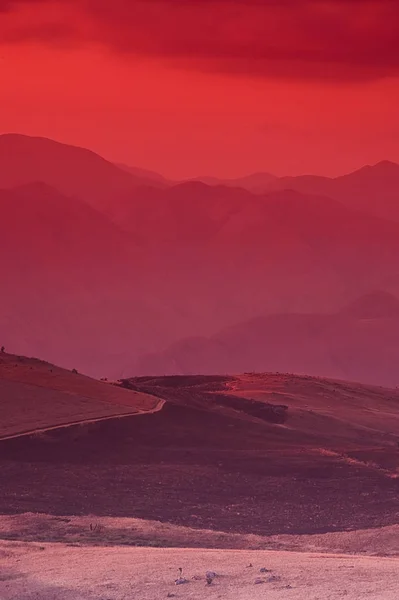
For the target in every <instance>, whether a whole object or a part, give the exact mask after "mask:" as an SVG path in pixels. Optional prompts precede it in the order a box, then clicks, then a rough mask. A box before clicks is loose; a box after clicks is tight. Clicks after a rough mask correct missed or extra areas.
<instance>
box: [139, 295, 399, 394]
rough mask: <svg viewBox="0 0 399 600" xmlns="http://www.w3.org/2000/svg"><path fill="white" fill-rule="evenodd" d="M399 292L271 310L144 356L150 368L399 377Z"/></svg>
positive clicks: (396, 380) (142, 366)
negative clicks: (305, 309)
mask: <svg viewBox="0 0 399 600" xmlns="http://www.w3.org/2000/svg"><path fill="white" fill-rule="evenodd" d="M398 363H399V299H398V298H396V297H395V296H393V295H392V294H387V293H384V292H374V293H370V294H366V295H364V296H363V297H361V298H358V299H357V300H356V301H355V302H353V303H351V304H350V305H348V306H346V307H344V308H343V309H341V310H340V311H338V312H337V313H332V314H324V315H323V314H279V315H267V316H266V315H265V316H261V317H258V318H255V319H252V320H250V321H247V322H244V323H241V324H238V325H235V326H233V327H229V328H226V329H224V330H222V331H220V332H219V333H217V334H216V335H213V336H211V337H210V338H204V337H196V338H194V337H193V338H187V339H185V340H181V341H180V342H177V343H175V344H173V345H172V346H170V347H169V348H168V349H167V350H166V351H164V352H162V353H158V354H152V355H151V354H150V355H146V356H143V357H141V359H140V362H139V371H140V372H142V373H146V374H148V375H157V374H159V375H160V374H163V375H197V374H199V373H203V374H205V375H207V374H216V375H218V374H220V375H223V374H226V373H239V372H241V371H246V372H248V371H249V372H262V371H265V370H266V371H270V372H280V373H296V374H299V375H305V374H308V375H321V376H326V377H332V378H337V379H345V378H346V377H350V378H352V379H353V380H354V381H362V382H364V383H368V384H373V385H384V386H387V387H397V386H398V385H399V373H398V369H397V365H398Z"/></svg>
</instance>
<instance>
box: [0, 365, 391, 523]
mask: <svg viewBox="0 0 399 600" xmlns="http://www.w3.org/2000/svg"><path fill="white" fill-rule="evenodd" d="M124 386H125V387H130V388H133V389H135V390H140V391H144V392H151V394H153V395H157V396H159V397H161V398H164V399H166V403H165V405H164V407H163V409H162V410H161V411H159V412H157V413H154V414H151V415H140V416H137V417H132V418H124V419H120V420H118V419H115V420H109V421H103V422H99V423H97V424H89V425H86V426H80V427H76V428H73V427H71V428H69V429H67V430H60V431H58V432H56V431H52V432H49V433H47V434H45V435H42V436H40V437H37V436H36V437H34V436H33V437H32V436H31V437H28V436H26V437H23V438H19V439H16V440H9V441H4V442H0V456H1V464H0V490H1V491H0V513H7V514H12V513H21V512H28V511H32V512H44V513H50V514H54V515H66V514H70V515H72V514H75V515H86V514H91V515H99V516H100V515H101V516H106V515H107V516H130V517H139V518H144V519H154V520H159V521H162V522H169V523H177V524H180V525H186V526H191V527H195V528H208V529H215V530H219V531H228V532H240V533H257V534H263V535H266V534H277V533H316V532H326V531H340V530H348V529H363V528H373V527H380V526H384V525H391V524H394V523H396V522H397V521H398V509H399V505H398V491H399V490H398V487H399V486H398V483H399V479H397V477H396V476H397V468H398V456H399V453H398V448H397V441H396V435H395V433H397V432H398V431H399V427H398V421H399V394H398V393H397V392H396V391H391V390H384V389H382V388H369V387H365V386H360V385H355V384H346V383H340V382H335V381H328V380H322V379H315V378H305V377H302V378H301V377H294V376H288V375H286V376H283V375H279V376H278V375H259V376H256V375H246V376H242V377H236V378H229V377H208V378H206V377H184V378H182V377H180V378H179V377H170V378H158V379H151V378H139V379H132V380H126V381H125V382H124Z"/></svg>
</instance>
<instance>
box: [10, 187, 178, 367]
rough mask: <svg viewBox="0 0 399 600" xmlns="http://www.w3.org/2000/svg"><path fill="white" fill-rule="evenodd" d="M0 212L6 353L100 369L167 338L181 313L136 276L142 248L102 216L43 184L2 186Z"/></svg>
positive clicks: (141, 269) (141, 268)
mask: <svg viewBox="0 0 399 600" xmlns="http://www.w3.org/2000/svg"><path fill="white" fill-rule="evenodd" d="M0 212H1V215H2V217H1V220H0V270H1V274H2V275H1V294H0V331H1V344H2V345H3V344H4V345H5V346H6V348H8V349H9V350H10V351H11V350H15V351H18V352H21V353H22V352H25V353H28V354H33V353H35V352H39V353H40V354H41V355H42V356H43V358H46V359H52V358H56V359H57V360H58V361H59V362H60V363H62V364H63V365H65V366H68V367H70V368H72V367H74V366H75V367H77V368H78V369H79V370H83V371H85V372H87V373H92V374H95V375H98V376H100V375H103V374H104V372H105V374H109V373H113V372H115V371H114V369H120V363H121V361H122V360H123V358H122V357H123V355H124V354H125V355H126V356H129V357H131V358H133V360H134V357H135V356H136V355H137V353H138V352H142V349H143V348H144V347H152V348H159V347H160V345H162V344H163V343H165V342H166V341H169V342H170V341H171V340H173V339H174V331H175V328H177V330H179V327H178V318H177V317H176V318H172V317H173V311H171V310H170V309H165V306H164V305H163V304H162V303H160V302H159V301H158V300H157V299H156V298H154V297H152V296H151V294H150V293H149V292H148V291H147V290H146V286H145V284H144V283H143V278H145V277H146V272H147V270H148V262H147V259H146V256H145V253H144V252H143V250H142V249H140V247H139V246H138V245H137V244H136V243H135V242H134V241H133V240H132V238H131V236H128V235H127V234H124V233H123V232H122V231H121V230H119V229H118V228H117V226H116V225H114V224H113V223H111V222H110V221H109V220H108V219H107V218H106V217H105V216H104V215H103V214H101V213H100V212H97V211H96V210H94V209H92V208H91V207H90V206H89V205H87V204H86V203H84V202H81V201H79V200H76V199H74V198H67V197H64V196H63V195H62V194H60V193H59V192H57V191H56V190H54V189H52V188H49V187H48V186H46V185H44V184H32V185H29V186H23V187H20V188H17V189H14V190H0ZM132 274H133V275H132ZM166 313H167V314H166ZM171 328H173V330H171ZM168 330H169V332H170V333H171V334H172V335H169V334H168V333H167V331H168ZM180 331H185V330H180ZM154 343H155V346H154ZM116 372H118V371H116Z"/></svg>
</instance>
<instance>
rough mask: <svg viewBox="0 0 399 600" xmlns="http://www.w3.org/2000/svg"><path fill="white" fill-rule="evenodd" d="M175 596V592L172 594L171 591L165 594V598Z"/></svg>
mask: <svg viewBox="0 0 399 600" xmlns="http://www.w3.org/2000/svg"><path fill="white" fill-rule="evenodd" d="M175 596H176V594H174V593H173V592H168V595H167V596H166V597H167V598H174V597H175Z"/></svg>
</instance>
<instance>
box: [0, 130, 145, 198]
mask: <svg viewBox="0 0 399 600" xmlns="http://www.w3.org/2000/svg"><path fill="white" fill-rule="evenodd" d="M37 181H41V182H43V183H46V184H48V185H50V186H52V187H54V188H56V189H58V191H59V192H61V193H62V194H65V195H66V196H76V197H78V198H81V199H83V200H85V201H86V202H88V203H89V204H91V205H92V206H95V207H96V208H100V207H101V206H103V204H104V202H108V201H109V200H110V198H112V197H113V196H115V195H119V194H122V193H123V192H126V191H129V190H132V189H134V188H135V187H137V186H140V185H149V184H151V181H152V180H151V179H148V178H145V177H139V176H135V175H133V174H132V173H128V172H127V171H125V170H123V169H120V168H118V167H116V166H115V165H114V164H112V163H110V162H109V161H107V160H105V159H104V158H102V157H101V156H99V155H98V154H96V153H95V152H92V151H91V150H87V149H86V148H80V147H76V146H71V145H68V144H62V143H60V142H55V141H53V140H50V139H47V138H40V137H29V136H25V135H19V134H4V135H0V188H13V187H17V186H20V185H24V184H30V183H32V182H37Z"/></svg>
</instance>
